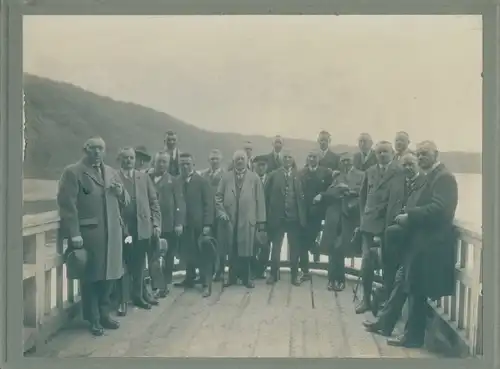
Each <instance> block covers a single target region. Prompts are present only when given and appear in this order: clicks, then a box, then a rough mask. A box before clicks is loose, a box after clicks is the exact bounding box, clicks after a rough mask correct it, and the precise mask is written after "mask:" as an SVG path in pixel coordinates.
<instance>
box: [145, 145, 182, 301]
mask: <svg viewBox="0 0 500 369" xmlns="http://www.w3.org/2000/svg"><path fill="white" fill-rule="evenodd" d="M169 163H170V157H169V155H168V153H166V152H159V153H157V154H156V156H155V168H154V172H153V173H151V174H150V176H151V179H152V181H153V183H154V185H155V188H156V192H157V195H158V202H159V205H160V210H161V238H163V239H165V240H166V241H167V244H168V250H167V253H166V255H165V263H164V264H163V266H162V270H161V276H162V278H163V280H161V281H159V280H155V279H154V278H153V281H152V282H153V288H154V289H155V290H158V297H160V298H164V297H166V296H167V295H168V293H169V292H170V288H169V286H170V284H172V273H173V268H174V256H175V255H176V254H177V252H178V243H179V237H180V236H181V235H182V231H183V228H184V225H185V223H186V203H185V200H184V196H183V193H182V184H181V181H180V179H179V178H178V177H174V176H172V175H171V174H170V173H168V165H169Z"/></svg>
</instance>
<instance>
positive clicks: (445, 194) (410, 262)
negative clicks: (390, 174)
mask: <svg viewBox="0 0 500 369" xmlns="http://www.w3.org/2000/svg"><path fill="white" fill-rule="evenodd" d="M457 205H458V186H457V181H456V179H455V176H454V175H453V174H452V173H451V172H450V171H449V170H448V169H447V168H446V167H445V166H444V165H443V164H440V165H439V166H438V167H436V168H435V169H434V171H432V172H431V173H429V174H427V176H426V181H425V183H424V184H423V185H422V186H421V188H420V189H418V190H416V191H415V192H413V193H412V194H411V195H410V197H409V198H408V203H407V210H406V212H407V214H408V228H409V231H410V249H409V251H408V254H407V256H406V260H405V266H406V274H407V281H408V282H409V286H410V291H414V292H415V291H418V293H422V294H424V295H425V296H427V297H429V298H433V299H437V298H440V297H442V296H450V295H453V294H454V292H455V245H456V242H457V232H456V229H455V227H454V225H453V221H454V218H455V210H456V208H457Z"/></svg>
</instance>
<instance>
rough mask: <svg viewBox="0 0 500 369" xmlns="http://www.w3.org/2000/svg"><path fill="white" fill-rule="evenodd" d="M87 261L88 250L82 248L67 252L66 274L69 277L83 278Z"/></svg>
mask: <svg viewBox="0 0 500 369" xmlns="http://www.w3.org/2000/svg"><path fill="white" fill-rule="evenodd" d="M87 263H88V253H87V250H85V249H83V248H82V249H72V250H71V251H69V252H68V253H67V254H66V274H67V277H68V279H83V278H84V276H85V270H86V269H87Z"/></svg>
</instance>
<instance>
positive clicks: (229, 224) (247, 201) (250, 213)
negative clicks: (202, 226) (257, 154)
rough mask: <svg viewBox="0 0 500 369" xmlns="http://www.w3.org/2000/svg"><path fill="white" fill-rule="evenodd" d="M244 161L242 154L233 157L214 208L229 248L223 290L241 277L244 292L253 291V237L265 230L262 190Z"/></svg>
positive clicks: (221, 182)
mask: <svg viewBox="0 0 500 369" xmlns="http://www.w3.org/2000/svg"><path fill="white" fill-rule="evenodd" d="M247 160H248V158H247V155H246V153H245V152H244V151H236V152H235V153H234V156H233V163H234V165H233V167H234V169H233V170H232V171H230V172H227V173H224V175H223V176H222V179H221V181H220V182H219V187H218V189H217V193H216V195H215V206H216V209H217V217H218V218H219V219H220V221H221V222H222V223H224V225H225V232H224V234H225V236H226V237H227V238H226V239H227V242H226V244H227V245H230V247H228V252H229V260H230V261H229V278H228V280H227V283H226V286H231V285H233V284H236V282H237V278H238V277H240V279H241V280H242V282H243V284H244V285H245V286H246V287H247V288H253V287H254V284H253V282H252V278H251V261H252V257H253V256H254V243H255V234H256V232H257V230H262V229H263V227H264V224H265V221H266V204H265V197H264V186H263V185H262V182H261V180H260V179H259V177H258V176H257V174H255V173H254V172H253V171H251V170H249V169H248V163H247ZM219 237H222V235H220V236H219Z"/></svg>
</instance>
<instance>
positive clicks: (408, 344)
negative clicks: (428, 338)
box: [387, 336, 424, 348]
mask: <svg viewBox="0 0 500 369" xmlns="http://www.w3.org/2000/svg"><path fill="white" fill-rule="evenodd" d="M387 344H388V345H389V346H396V347H405V348H420V347H422V346H423V345H424V343H423V342H416V341H411V340H409V339H407V338H406V337H405V336H399V337H396V338H389V339H388V340H387Z"/></svg>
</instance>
